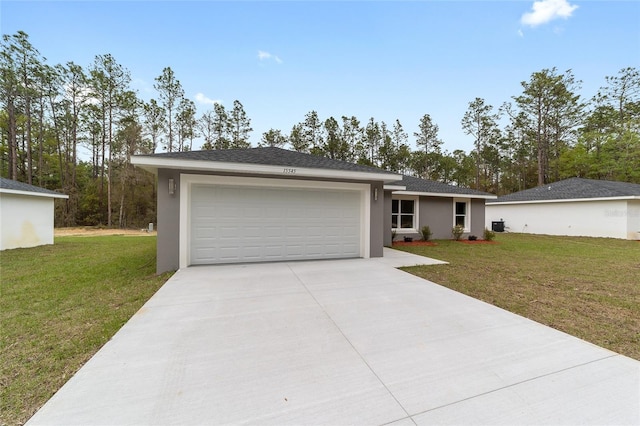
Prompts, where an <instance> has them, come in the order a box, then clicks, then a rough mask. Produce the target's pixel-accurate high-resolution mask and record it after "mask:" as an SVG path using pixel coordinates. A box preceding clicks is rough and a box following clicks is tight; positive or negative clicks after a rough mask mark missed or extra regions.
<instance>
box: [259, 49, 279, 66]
mask: <svg viewBox="0 0 640 426" xmlns="http://www.w3.org/2000/svg"><path fill="white" fill-rule="evenodd" d="M258 59H259V60H261V61H268V60H274V61H276V62H277V63H279V64H281V63H282V59H280V58H279V57H277V56H276V55H272V54H271V53H269V52H265V51H264V50H258Z"/></svg>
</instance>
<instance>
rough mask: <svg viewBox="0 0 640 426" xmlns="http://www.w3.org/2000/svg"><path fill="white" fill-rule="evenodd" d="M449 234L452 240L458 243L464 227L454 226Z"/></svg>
mask: <svg viewBox="0 0 640 426" xmlns="http://www.w3.org/2000/svg"><path fill="white" fill-rule="evenodd" d="M451 234H452V235H453V239H454V240H456V241H460V237H462V234H464V227H463V226H462V225H456V226H454V227H453V229H452V230H451Z"/></svg>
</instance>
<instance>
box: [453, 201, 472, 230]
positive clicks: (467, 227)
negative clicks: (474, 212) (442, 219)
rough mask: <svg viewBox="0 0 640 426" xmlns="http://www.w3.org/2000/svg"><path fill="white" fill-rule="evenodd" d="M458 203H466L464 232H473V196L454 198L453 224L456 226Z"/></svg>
mask: <svg viewBox="0 0 640 426" xmlns="http://www.w3.org/2000/svg"><path fill="white" fill-rule="evenodd" d="M456 203H465V204H466V205H467V206H466V207H465V213H466V214H465V217H464V232H471V198H454V199H453V226H454V227H455V226H456V217H457V216H458V215H457V214H456Z"/></svg>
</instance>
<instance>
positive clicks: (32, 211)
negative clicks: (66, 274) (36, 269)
mask: <svg viewBox="0 0 640 426" xmlns="http://www.w3.org/2000/svg"><path fill="white" fill-rule="evenodd" d="M54 198H69V196H68V195H64V194H60V193H58V192H54V191H50V190H48V189H44V188H40V187H37V186H33V185H29V184H26V183H22V182H17V181H15V180H10V179H5V178H0V250H6V249H13V248H19V247H35V246H41V245H45V244H53V218H54V209H53V200H54Z"/></svg>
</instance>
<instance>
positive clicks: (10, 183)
mask: <svg viewBox="0 0 640 426" xmlns="http://www.w3.org/2000/svg"><path fill="white" fill-rule="evenodd" d="M0 189H8V190H12V191H22V192H34V193H37V194H46V195H53V196H57V197H66V195H64V194H61V193H59V192H56V191H51V190H49V189H45V188H40V187H39V186H34V185H29V184H28V183H24V182H18V181H17V180H11V179H6V178H3V177H0Z"/></svg>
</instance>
